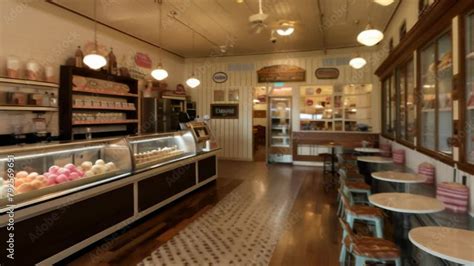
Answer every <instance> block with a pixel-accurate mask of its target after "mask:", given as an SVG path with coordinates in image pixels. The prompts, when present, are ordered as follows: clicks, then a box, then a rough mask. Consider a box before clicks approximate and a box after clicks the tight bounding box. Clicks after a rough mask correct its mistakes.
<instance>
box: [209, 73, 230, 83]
mask: <svg viewBox="0 0 474 266" xmlns="http://www.w3.org/2000/svg"><path fill="white" fill-rule="evenodd" d="M227 79H228V77H227V74H226V73H224V72H216V73H214V75H212V80H213V81H214V82H215V83H224V82H226V81H227Z"/></svg>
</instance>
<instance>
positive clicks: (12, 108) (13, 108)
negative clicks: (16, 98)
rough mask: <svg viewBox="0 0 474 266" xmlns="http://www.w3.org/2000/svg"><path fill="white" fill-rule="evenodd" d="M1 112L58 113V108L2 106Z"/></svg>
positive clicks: (0, 107) (0, 106)
mask: <svg viewBox="0 0 474 266" xmlns="http://www.w3.org/2000/svg"><path fill="white" fill-rule="evenodd" d="M0 111H31V112H57V111H58V108H57V107H50V106H37V105H0Z"/></svg>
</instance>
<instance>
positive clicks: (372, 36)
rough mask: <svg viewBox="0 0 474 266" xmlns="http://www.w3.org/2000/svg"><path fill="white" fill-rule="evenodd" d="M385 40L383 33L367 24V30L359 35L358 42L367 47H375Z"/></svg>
mask: <svg viewBox="0 0 474 266" xmlns="http://www.w3.org/2000/svg"><path fill="white" fill-rule="evenodd" d="M381 40H383V33H382V32H381V31H379V30H378V29H374V28H372V26H371V25H370V24H367V26H366V27H365V30H363V31H362V32H361V33H359V35H357V41H358V42H360V43H361V44H363V45H365V46H374V45H376V44H377V43H379V42H380V41H381Z"/></svg>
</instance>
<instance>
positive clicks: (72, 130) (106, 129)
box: [59, 66, 140, 140]
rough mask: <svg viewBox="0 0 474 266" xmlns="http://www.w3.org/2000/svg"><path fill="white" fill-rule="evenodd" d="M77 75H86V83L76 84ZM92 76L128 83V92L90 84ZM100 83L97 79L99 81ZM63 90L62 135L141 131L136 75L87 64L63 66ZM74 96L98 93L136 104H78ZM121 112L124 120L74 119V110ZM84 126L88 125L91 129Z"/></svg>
mask: <svg viewBox="0 0 474 266" xmlns="http://www.w3.org/2000/svg"><path fill="white" fill-rule="evenodd" d="M74 76H79V77H81V78H82V77H83V78H85V79H86V81H87V82H86V85H85V86H81V87H80V86H77V84H76V85H75V84H73V78H74ZM89 79H94V80H100V81H103V82H113V83H114V84H115V83H118V84H123V85H126V86H127V87H128V89H129V91H128V92H115V91H112V90H110V88H102V87H100V86H101V85H100V84H99V85H97V84H95V85H94V86H92V85H91V86H89V82H90V80H89ZM96 83H97V82H96ZM60 86H61V90H60V91H59V112H60V114H59V121H60V122H59V128H60V139H62V140H69V139H82V138H85V137H86V133H85V132H87V133H89V132H90V134H91V135H92V137H107V136H118V135H132V134H136V133H138V129H139V121H140V120H139V119H140V118H139V112H138V110H139V103H140V98H139V97H138V81H137V80H135V79H132V78H128V77H123V76H115V75H110V74H107V73H106V72H103V71H94V70H91V69H86V68H77V67H73V66H61V73H60ZM73 96H76V97H95V98H97V99H98V101H99V100H100V99H103V97H106V98H107V99H108V100H110V99H116V101H118V102H125V101H126V103H130V104H133V106H134V108H133V109H132V108H125V107H123V108H114V107H107V106H77V105H74V100H73ZM109 112H115V113H121V115H123V118H124V119H121V120H113V121H110V120H105V121H104V120H93V121H74V120H73V114H74V113H79V114H90V115H91V116H94V115H96V114H99V113H109ZM84 127H88V128H87V130H85V129H84Z"/></svg>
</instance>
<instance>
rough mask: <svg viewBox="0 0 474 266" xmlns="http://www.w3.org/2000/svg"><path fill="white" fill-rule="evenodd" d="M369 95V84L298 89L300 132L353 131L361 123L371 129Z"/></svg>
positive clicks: (357, 128)
mask: <svg viewBox="0 0 474 266" xmlns="http://www.w3.org/2000/svg"><path fill="white" fill-rule="evenodd" d="M319 87H321V88H319ZM315 88H317V89H315ZM318 91H319V92H320V93H319V94H318V93H317V92H318ZM315 92H316V94H314V93H315ZM371 92H372V86H371V85H370V84H361V85H346V86H340V87H337V88H334V87H332V86H303V87H301V88H300V94H301V95H300V97H301V103H300V130H302V131H342V132H353V131H358V130H359V129H360V128H359V127H358V125H359V124H361V123H363V124H366V125H367V128H370V127H371V126H372V123H371V122H372V121H371V117H370V109H371V107H370V105H371ZM318 117H319V118H318Z"/></svg>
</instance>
